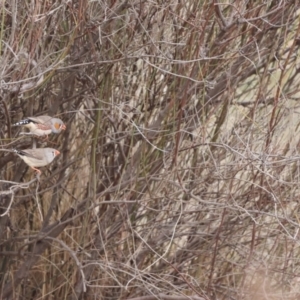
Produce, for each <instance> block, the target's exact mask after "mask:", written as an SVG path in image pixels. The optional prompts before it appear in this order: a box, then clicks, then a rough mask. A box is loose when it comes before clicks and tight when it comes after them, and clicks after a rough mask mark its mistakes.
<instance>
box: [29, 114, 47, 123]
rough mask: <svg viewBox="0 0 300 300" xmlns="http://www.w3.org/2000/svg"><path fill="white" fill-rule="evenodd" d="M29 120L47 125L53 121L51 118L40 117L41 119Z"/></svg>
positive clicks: (30, 118) (31, 118) (33, 118)
mask: <svg viewBox="0 0 300 300" xmlns="http://www.w3.org/2000/svg"><path fill="white" fill-rule="evenodd" d="M27 119H28V120H30V121H32V122H33V123H36V124H46V123H49V122H50V121H51V119H52V117H50V116H39V117H29V118H27Z"/></svg>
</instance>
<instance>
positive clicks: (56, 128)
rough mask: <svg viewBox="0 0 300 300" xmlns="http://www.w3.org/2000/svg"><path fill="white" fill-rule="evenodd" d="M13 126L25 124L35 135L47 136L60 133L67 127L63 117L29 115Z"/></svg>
mask: <svg viewBox="0 0 300 300" xmlns="http://www.w3.org/2000/svg"><path fill="white" fill-rule="evenodd" d="M13 126H24V127H27V128H28V129H29V131H30V133H31V134H33V135H36V136H47V137H48V134H50V133H60V132H61V131H62V130H65V129H66V125H65V124H64V123H63V121H62V120H61V119H58V118H53V117H50V116H38V117H28V118H26V119H23V120H21V121H19V122H17V123H15V124H13Z"/></svg>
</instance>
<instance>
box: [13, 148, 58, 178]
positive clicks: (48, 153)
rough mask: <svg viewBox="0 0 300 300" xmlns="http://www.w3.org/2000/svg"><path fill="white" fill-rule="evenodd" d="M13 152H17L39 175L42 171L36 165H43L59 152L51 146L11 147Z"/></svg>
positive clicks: (48, 162) (50, 161)
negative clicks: (19, 148)
mask: <svg viewBox="0 0 300 300" xmlns="http://www.w3.org/2000/svg"><path fill="white" fill-rule="evenodd" d="M13 152H15V153H16V154H18V155H19V156H20V157H21V158H22V159H23V160H24V162H25V163H26V164H27V165H28V166H29V167H31V168H32V169H33V170H35V171H36V172H37V173H38V174H39V175H40V174H41V173H42V172H41V171H40V170H39V169H37V168H36V167H44V166H46V165H48V164H50V163H52V161H53V160H54V158H55V157H56V156H57V155H59V154H60V152H59V151H58V150H56V149H53V148H35V149H24V150H18V149H13Z"/></svg>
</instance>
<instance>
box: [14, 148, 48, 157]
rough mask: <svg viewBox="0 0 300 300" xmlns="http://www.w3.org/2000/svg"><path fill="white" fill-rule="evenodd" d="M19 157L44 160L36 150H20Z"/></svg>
mask: <svg viewBox="0 0 300 300" xmlns="http://www.w3.org/2000/svg"><path fill="white" fill-rule="evenodd" d="M17 153H18V154H19V155H22V156H27V157H31V158H35V159H39V160H42V159H43V155H42V153H40V152H39V151H36V150H35V149H26V150H19V151H18V152H17Z"/></svg>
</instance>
